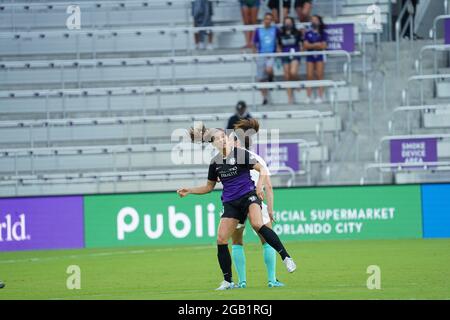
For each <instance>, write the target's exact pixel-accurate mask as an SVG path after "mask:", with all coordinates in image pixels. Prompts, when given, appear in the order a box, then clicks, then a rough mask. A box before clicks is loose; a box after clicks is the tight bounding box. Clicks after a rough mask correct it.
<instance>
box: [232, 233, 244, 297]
mask: <svg viewBox="0 0 450 320" xmlns="http://www.w3.org/2000/svg"><path fill="white" fill-rule="evenodd" d="M244 229H245V225H242V224H239V225H238V228H236V230H234V232H233V235H232V236H231V239H232V241H233V245H232V246H231V256H232V258H233V262H234V266H235V268H236V271H237V274H238V277H239V283H238V287H239V288H245V287H246V286H247V273H246V263H245V251H244V245H243V244H244V239H243V238H244Z"/></svg>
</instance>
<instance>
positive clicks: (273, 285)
mask: <svg viewBox="0 0 450 320" xmlns="http://www.w3.org/2000/svg"><path fill="white" fill-rule="evenodd" d="M284 286H285V284H284V283H282V282H280V281H278V280H276V281H273V282H272V281H269V283H268V287H269V288H277V287H284Z"/></svg>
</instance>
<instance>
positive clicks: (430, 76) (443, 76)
mask: <svg viewBox="0 0 450 320" xmlns="http://www.w3.org/2000/svg"><path fill="white" fill-rule="evenodd" d="M439 79H450V74H427V75H419V76H412V77H409V78H408V82H407V87H406V89H405V90H403V91H402V100H403V103H404V105H406V106H409V105H411V104H410V89H411V88H410V84H411V83H412V82H415V81H420V82H423V81H426V80H433V81H434V80H439ZM422 91H423V90H421V96H420V104H421V105H424V104H425V101H424V100H425V98H424V96H423V92H422Z"/></svg>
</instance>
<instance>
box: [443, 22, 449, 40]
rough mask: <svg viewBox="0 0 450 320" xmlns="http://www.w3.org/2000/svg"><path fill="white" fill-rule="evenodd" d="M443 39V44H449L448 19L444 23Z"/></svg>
mask: <svg viewBox="0 0 450 320" xmlns="http://www.w3.org/2000/svg"><path fill="white" fill-rule="evenodd" d="M444 38H445V44H450V19H445V21H444Z"/></svg>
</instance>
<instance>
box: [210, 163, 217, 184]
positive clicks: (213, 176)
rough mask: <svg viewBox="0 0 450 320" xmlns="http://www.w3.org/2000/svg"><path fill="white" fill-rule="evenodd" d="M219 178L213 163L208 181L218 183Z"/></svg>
mask: <svg viewBox="0 0 450 320" xmlns="http://www.w3.org/2000/svg"><path fill="white" fill-rule="evenodd" d="M217 178H218V176H217V172H216V165H215V164H214V163H211V164H210V165H209V170H208V180H211V181H217Z"/></svg>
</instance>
